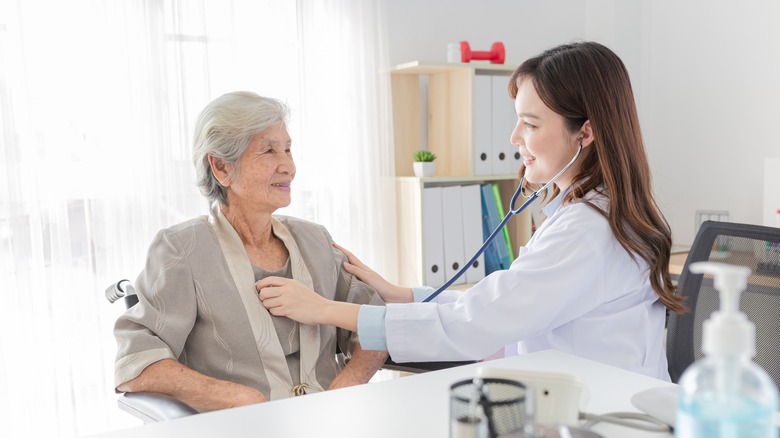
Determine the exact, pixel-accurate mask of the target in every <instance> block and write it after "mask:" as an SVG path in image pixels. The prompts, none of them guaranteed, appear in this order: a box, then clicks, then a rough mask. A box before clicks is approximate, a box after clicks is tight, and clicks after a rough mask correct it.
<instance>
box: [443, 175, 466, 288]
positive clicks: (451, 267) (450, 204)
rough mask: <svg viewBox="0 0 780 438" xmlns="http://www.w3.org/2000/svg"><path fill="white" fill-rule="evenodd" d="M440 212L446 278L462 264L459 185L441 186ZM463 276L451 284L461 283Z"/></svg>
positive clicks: (463, 280)
mask: <svg viewBox="0 0 780 438" xmlns="http://www.w3.org/2000/svg"><path fill="white" fill-rule="evenodd" d="M441 200H442V213H443V214H444V218H443V221H442V222H441V224H442V225H441V227H442V230H443V231H444V233H443V234H444V276H445V277H446V279H447V280H449V279H450V278H452V277H453V276H454V275H455V273H456V272H458V271H459V270H460V268H461V267H462V266H463V263H464V262H465V260H464V251H463V207H462V201H461V198H460V186H450V187H442V188H441ZM465 282H466V279H465V278H464V277H460V278H459V279H458V280H457V281H455V282H454V283H453V284H463V283H465Z"/></svg>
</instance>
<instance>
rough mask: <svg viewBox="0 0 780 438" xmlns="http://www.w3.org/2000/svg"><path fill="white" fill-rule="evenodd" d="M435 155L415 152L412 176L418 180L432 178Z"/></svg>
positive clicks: (427, 152)
mask: <svg viewBox="0 0 780 438" xmlns="http://www.w3.org/2000/svg"><path fill="white" fill-rule="evenodd" d="M435 159H436V154H434V153H433V152H430V151H417V152H415V153H414V174H415V175H416V176H417V177H418V178H423V177H427V176H433V171H434V168H435V166H436V165H435V164H434V162H433V160H435Z"/></svg>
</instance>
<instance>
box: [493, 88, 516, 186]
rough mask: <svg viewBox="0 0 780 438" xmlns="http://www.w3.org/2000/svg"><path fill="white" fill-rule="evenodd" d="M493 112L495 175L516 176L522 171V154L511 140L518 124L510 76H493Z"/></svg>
mask: <svg viewBox="0 0 780 438" xmlns="http://www.w3.org/2000/svg"><path fill="white" fill-rule="evenodd" d="M491 78H492V89H491V97H492V102H491V112H492V114H493V117H492V126H491V130H492V133H493V141H492V151H493V155H492V157H493V164H492V167H493V174H494V175H505V174H516V173H517V171H518V170H519V169H520V163H521V162H522V159H520V152H519V150H518V147H517V146H514V145H512V143H511V142H510V141H509V138H510V137H511V136H512V130H513V129H515V125H516V124H517V114H516V113H515V102H514V101H513V100H512V98H511V97H509V92H508V91H507V84H508V83H509V77H508V76H492V77H491Z"/></svg>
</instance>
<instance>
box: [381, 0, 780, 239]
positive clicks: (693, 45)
mask: <svg viewBox="0 0 780 438" xmlns="http://www.w3.org/2000/svg"><path fill="white" fill-rule="evenodd" d="M385 3H386V5H385V7H386V11H387V14H388V15H387V17H388V33H389V37H390V42H389V54H390V61H391V64H400V63H403V62H407V61H413V60H422V61H434V62H444V61H445V58H446V48H447V43H450V42H457V41H461V40H466V41H469V43H470V45H471V47H472V49H473V50H487V49H489V47H490V45H491V44H492V43H493V42H494V41H502V42H503V43H504V45H505V46H506V49H507V64H519V63H520V62H522V61H523V60H524V59H525V58H527V57H528V56H532V55H535V54H537V53H538V52H540V51H542V50H543V49H546V48H549V47H552V46H555V45H558V44H561V43H564V42H568V41H571V40H575V39H587V40H594V41H598V42H601V43H603V44H605V45H607V46H609V47H610V48H612V49H613V50H615V52H616V53H617V54H618V55H620V56H621V58H622V59H623V61H624V62H625V64H626V66H627V68H628V70H629V73H630V75H631V79H632V82H633V85H634V89H635V92H636V96H637V104H638V107H639V115H640V119H641V123H642V127H643V132H644V136H645V141H646V143H647V150H648V155H649V157H650V164H651V168H652V171H653V177H654V183H655V192H656V194H657V197H658V201H659V203H660V205H661V209H662V210H663V212H664V214H665V215H666V217H667V219H668V220H669V222H670V223H671V225H672V230H673V235H674V240H675V243H676V244H681V245H685V244H690V243H692V241H693V237H694V224H695V222H694V219H695V218H694V215H695V211H696V210H728V211H729V212H730V219H731V220H732V221H735V222H746V223H756V224H761V223H762V222H763V220H762V219H763V216H764V212H763V211H762V210H763V207H762V190H763V188H762V185H763V162H764V158H766V157H774V156H778V155H780V141H778V140H777V137H776V136H775V135H773V134H774V131H775V128H774V127H775V126H780V26H776V25H773V24H774V23H777V22H780V2H777V1H775V0H747V1H744V0H743V1H736V0H735V1H715V2H713V1H707V0H642V1H639V0H635V1H625V0H624V1H621V0H587V1H577V0H558V1H530V0H481V1H477V0H425V1H420V0H386V2H385Z"/></svg>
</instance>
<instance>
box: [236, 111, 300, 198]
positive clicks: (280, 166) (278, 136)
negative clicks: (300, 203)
mask: <svg viewBox="0 0 780 438" xmlns="http://www.w3.org/2000/svg"><path fill="white" fill-rule="evenodd" d="M291 145H292V140H291V139H290V135H289V134H288V133H287V127H286V126H285V124H284V123H283V122H280V123H278V124H276V125H274V126H271V127H270V128H268V129H266V130H265V131H263V132H261V133H259V134H257V135H256V136H255V137H254V138H253V139H252V142H251V143H249V146H248V147H247V149H246V151H245V152H244V155H242V156H241V158H240V159H239V172H238V177H237V178H236V179H235V180H234V181H233V182H232V184H231V185H230V190H229V192H232V193H229V194H228V196H229V197H230V198H229V202H230V204H231V205H235V204H241V205H242V207H246V208H250V209H258V210H262V211H270V212H274V211H276V210H277V209H279V208H282V207H286V206H288V205H290V199H291V198H290V184H291V183H292V180H293V178H295V163H293V159H292V154H291V151H290V148H291Z"/></svg>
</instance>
